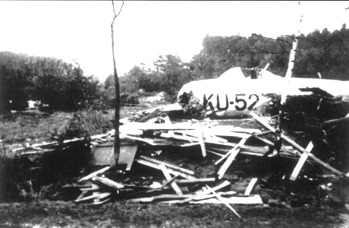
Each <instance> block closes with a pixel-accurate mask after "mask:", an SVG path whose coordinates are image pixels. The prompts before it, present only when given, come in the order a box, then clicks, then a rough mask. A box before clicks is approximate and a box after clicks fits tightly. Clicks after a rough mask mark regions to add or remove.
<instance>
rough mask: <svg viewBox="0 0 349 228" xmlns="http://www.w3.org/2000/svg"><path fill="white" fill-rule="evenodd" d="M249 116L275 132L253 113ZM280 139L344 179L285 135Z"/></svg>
mask: <svg viewBox="0 0 349 228" xmlns="http://www.w3.org/2000/svg"><path fill="white" fill-rule="evenodd" d="M251 116H253V118H255V119H256V120H257V121H258V122H259V123H261V124H262V125H263V126H264V127H266V128H268V129H269V130H270V131H272V132H274V133H275V132H276V130H275V129H274V128H273V127H272V126H270V125H269V124H268V123H266V122H265V121H264V120H263V119H262V118H261V117H259V116H258V115H256V114H255V113H253V112H251ZM281 138H282V139H283V140H285V141H286V142H288V143H289V144H291V145H292V146H293V147H294V148H296V149H297V150H298V151H300V152H302V153H305V154H307V155H308V156H309V157H310V158H312V159H313V160H314V161H315V162H317V163H318V164H320V165H321V166H323V167H325V168H326V169H328V170H330V171H331V172H333V173H335V174H337V175H339V176H342V177H344V176H345V175H344V173H343V172H341V171H339V170H337V169H335V168H333V167H332V166H330V165H329V164H327V163H326V162H323V161H322V160H320V159H319V158H317V157H316V156H315V155H313V154H312V153H310V152H309V151H307V150H306V149H304V148H303V147H301V146H300V145H299V144H298V143H296V142H295V141H293V140H292V139H290V138H289V137H287V136H286V135H284V134H282V133H281Z"/></svg>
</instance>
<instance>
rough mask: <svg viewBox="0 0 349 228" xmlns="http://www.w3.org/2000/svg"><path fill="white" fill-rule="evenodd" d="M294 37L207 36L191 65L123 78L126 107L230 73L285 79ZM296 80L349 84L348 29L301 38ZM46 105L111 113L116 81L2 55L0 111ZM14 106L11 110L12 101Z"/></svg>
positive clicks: (171, 59) (161, 64) (162, 66)
mask: <svg viewBox="0 0 349 228" xmlns="http://www.w3.org/2000/svg"><path fill="white" fill-rule="evenodd" d="M293 39H295V37H294V36H280V37H278V38H277V39H271V38H266V37H263V36H261V35H258V34H252V35H251V36H250V37H247V38H246V37H241V36H237V35H234V36H230V37H219V36H206V37H205V38H204V39H203V42H202V45H203V48H202V50H201V51H200V52H199V53H198V54H196V55H195V56H193V58H192V60H191V61H190V62H188V63H185V62H182V60H181V59H180V58H179V57H178V56H175V55H172V54H168V55H165V56H159V59H158V60H156V61H154V67H153V69H146V68H145V67H144V65H141V66H134V67H133V68H132V69H131V70H130V71H129V72H128V73H126V74H125V75H124V76H123V77H120V93H121V94H120V99H121V103H126V104H137V103H138V102H139V101H138V96H139V95H140V94H141V93H143V94H144V93H156V92H161V91H163V92H165V93H166V94H167V95H168V97H167V98H168V100H169V101H174V100H175V97H176V93H177V91H178V90H179V89H180V88H181V87H182V85H183V84H184V83H186V82H189V81H191V80H197V79H205V78H216V77H218V76H219V75H221V74H222V73H223V72H224V71H226V70H227V69H229V68H231V67H243V68H251V67H261V68H263V67H265V66H266V64H268V63H269V64H270V65H269V68H268V70H269V71H271V72H272V73H275V74H277V75H281V76H284V75H285V73H286V70H287V65H288V59H289V54H290V50H291V47H292V42H293ZM298 39H299V43H298V49H297V51H296V57H295V65H294V70H293V76H294V77H318V75H319V74H321V77H322V78H332V79H339V80H348V79H349V65H348V64H347V63H348V62H349V29H347V28H346V25H345V24H344V25H343V26H342V28H341V29H340V30H335V31H333V32H329V31H328V30H327V29H324V30H323V31H321V32H320V31H318V30H316V31H314V32H312V33H310V34H308V35H303V34H302V35H300V36H299V37H298ZM28 99H35V100H41V101H42V102H44V103H47V104H49V105H50V107H51V108H52V109H53V110H67V111H69V110H78V109H81V108H86V107H91V106H95V107H99V108H100V107H112V106H113V105H114V104H115V87H114V78H113V76H112V75H110V76H109V77H108V78H107V79H106V81H105V82H104V84H103V85H101V84H100V83H99V82H98V80H96V79H95V78H94V77H92V76H89V77H87V76H85V75H84V73H83V71H82V69H81V68H80V67H79V66H78V65H77V64H75V65H73V64H68V63H65V62H63V61H61V60H58V59H54V58H42V57H28V56H26V55H19V54H13V53H9V52H3V53H0V111H3V110H9V109H10V108H12V109H23V108H24V107H25V106H26V100H28ZM10 100H12V105H10V103H9V101H10Z"/></svg>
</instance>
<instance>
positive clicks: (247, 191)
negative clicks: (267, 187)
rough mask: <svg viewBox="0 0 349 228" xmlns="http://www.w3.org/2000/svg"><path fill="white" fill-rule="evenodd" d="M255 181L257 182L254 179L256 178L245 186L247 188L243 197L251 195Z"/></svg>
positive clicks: (256, 179)
mask: <svg viewBox="0 0 349 228" xmlns="http://www.w3.org/2000/svg"><path fill="white" fill-rule="evenodd" d="M257 181H258V178H256V177H254V178H252V179H251V181H250V183H249V184H248V186H247V188H246V190H245V193H244V195H245V196H249V195H250V194H251V192H252V190H253V188H254V186H255V185H256V183H257Z"/></svg>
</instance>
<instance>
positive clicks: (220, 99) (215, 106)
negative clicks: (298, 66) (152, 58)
mask: <svg viewBox="0 0 349 228" xmlns="http://www.w3.org/2000/svg"><path fill="white" fill-rule="evenodd" d="M347 88H349V81H339V80H329V79H317V78H284V77H280V76H277V75H275V74H273V73H271V72H269V71H267V70H265V69H262V70H259V72H257V71H256V70H253V69H252V70H251V69H250V70H246V69H243V68H240V67H235V68H231V69H229V70H227V71H226V72H224V73H223V74H222V75H221V76H220V77H218V78H217V79H206V80H197V81H192V82H189V83H187V84H185V85H184V86H183V87H182V88H181V90H180V91H179V93H178V103H179V104H180V105H181V106H182V108H183V110H184V111H185V112H188V113H190V114H191V115H193V116H201V117H203V116H205V117H223V118H231V117H243V116H248V114H249V113H250V111H257V112H259V113H261V114H266V113H268V114H272V115H273V114H276V112H277V110H278V107H279V104H280V103H284V102H285V100H286V98H287V97H288V96H304V95H310V94H314V93H321V94H322V95H324V94H325V95H326V96H329V97H336V96H343V97H347V96H348V95H349V91H348V89H347Z"/></svg>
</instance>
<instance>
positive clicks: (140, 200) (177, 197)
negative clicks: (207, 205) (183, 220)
mask: <svg viewBox="0 0 349 228" xmlns="http://www.w3.org/2000/svg"><path fill="white" fill-rule="evenodd" d="M191 196H192V195H171V194H162V195H159V196H152V197H141V198H133V199H129V200H128V201H129V202H136V203H152V202H156V201H161V200H183V199H186V198H188V197H191Z"/></svg>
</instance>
